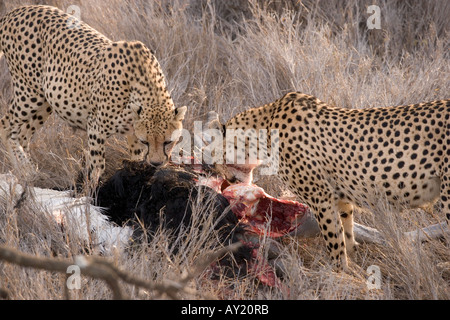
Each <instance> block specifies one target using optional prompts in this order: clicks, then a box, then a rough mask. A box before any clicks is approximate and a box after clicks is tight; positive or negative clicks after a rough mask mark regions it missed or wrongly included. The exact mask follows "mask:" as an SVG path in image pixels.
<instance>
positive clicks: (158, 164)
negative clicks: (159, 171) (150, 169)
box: [150, 161, 162, 167]
mask: <svg viewBox="0 0 450 320" xmlns="http://www.w3.org/2000/svg"><path fill="white" fill-rule="evenodd" d="M150 164H151V165H152V166H154V167H159V166H161V165H162V162H153V161H150Z"/></svg>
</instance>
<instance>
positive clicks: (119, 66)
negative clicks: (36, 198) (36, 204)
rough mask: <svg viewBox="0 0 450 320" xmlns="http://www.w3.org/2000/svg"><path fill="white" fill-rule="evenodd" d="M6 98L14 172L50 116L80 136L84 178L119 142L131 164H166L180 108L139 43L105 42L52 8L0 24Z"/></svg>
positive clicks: (3, 131)
mask: <svg viewBox="0 0 450 320" xmlns="http://www.w3.org/2000/svg"><path fill="white" fill-rule="evenodd" d="M2 51H3V54H4V56H5V58H6V61H7V64H8V68H9V71H10V73H11V77H12V87H13V98H12V101H11V102H10V106H9V111H8V112H7V114H6V115H5V116H4V117H3V118H2V119H1V120H0V121H1V125H0V136H1V138H2V141H3V144H4V145H5V146H6V147H7V150H8V154H9V158H10V160H11V162H12V163H13V164H15V166H16V167H18V166H19V165H24V164H31V161H30V160H29V142H30V139H31V138H32V136H33V134H34V133H35V131H36V130H38V129H39V128H41V127H42V125H43V124H44V122H45V121H46V119H47V118H48V117H49V116H50V114H51V113H52V112H55V113H56V114H57V115H58V116H59V117H60V118H62V119H63V120H64V121H65V122H67V123H68V124H69V125H71V126H73V127H75V128H80V129H83V130H86V131H87V136H88V149H89V152H88V157H87V159H88V161H87V162H88V165H87V166H88V170H89V177H91V178H92V179H93V180H98V178H99V177H100V176H101V174H102V173H103V172H104V169H105V140H106V139H107V138H108V137H109V136H111V135H112V134H116V133H117V134H122V135H126V137H127V142H128V147H129V152H130V155H131V160H134V161H137V160H146V161H147V162H149V163H150V164H152V165H154V166H161V165H163V164H165V163H166V162H167V161H168V158H169V155H170V153H171V150H172V148H173V146H174V144H175V142H176V140H177V139H176V138H177V137H176V132H178V131H179V129H181V128H182V120H183V119H184V116H185V113H186V110H187V108H186V107H185V106H184V107H179V108H175V106H174V103H173V101H172V98H171V96H170V94H169V92H168V89H167V88H166V83H165V78H164V75H163V73H162V71H161V67H160V65H159V62H158V61H157V59H156V58H155V56H154V54H153V52H151V51H150V50H149V49H148V48H147V47H146V46H145V45H144V44H143V43H141V42H139V41H117V42H113V41H111V40H110V39H108V38H107V37H106V36H104V35H103V34H101V33H99V32H98V31H96V30H95V29H93V28H92V27H90V26H89V25H87V24H86V23H84V22H82V21H79V20H77V19H76V18H75V17H74V16H72V15H69V14H67V13H65V12H63V11H61V10H59V9H58V8H55V7H50V6H41V5H36V6H23V7H20V8H17V9H15V10H13V11H11V12H9V13H8V14H6V15H5V16H4V17H3V18H2V19H1V20H0V52H2Z"/></svg>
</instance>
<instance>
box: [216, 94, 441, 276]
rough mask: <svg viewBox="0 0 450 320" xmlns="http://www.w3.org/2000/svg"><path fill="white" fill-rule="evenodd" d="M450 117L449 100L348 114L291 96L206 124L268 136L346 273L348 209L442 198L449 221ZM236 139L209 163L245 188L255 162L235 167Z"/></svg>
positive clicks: (284, 175) (282, 171)
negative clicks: (221, 156) (231, 155)
mask: <svg viewBox="0 0 450 320" xmlns="http://www.w3.org/2000/svg"><path fill="white" fill-rule="evenodd" d="M449 114H450V100H438V101H432V102H426V103H419V104H414V105H403V106H393V107H382V108H367V109H346V108H338V107H334V106H330V105H328V104H326V103H324V102H322V101H320V100H319V99H317V98H316V97H314V96H310V95H307V94H303V93H299V92H291V93H288V94H286V95H285V96H283V97H282V98H280V99H278V100H276V101H275V102H273V103H269V104H266V105H264V106H262V107H259V108H252V109H249V110H247V111H244V112H242V113H240V114H238V115H236V116H235V117H233V118H231V119H230V120H229V121H228V122H227V123H226V124H225V125H222V124H221V123H220V121H219V119H218V117H217V115H216V117H215V118H210V119H208V121H209V128H210V129H216V130H220V131H221V132H222V133H223V135H224V137H225V135H226V133H227V132H228V131H230V130H233V129H234V130H238V129H242V131H244V130H247V129H248V130H260V129H264V130H266V132H267V133H268V136H267V140H268V141H267V142H264V145H266V146H267V149H268V150H270V151H271V152H272V153H273V151H274V150H271V148H273V146H275V145H276V143H278V146H279V147H278V151H279V168H278V175H279V176H280V178H281V179H282V180H283V181H284V182H285V183H286V184H287V186H288V187H289V189H290V190H291V191H292V192H293V193H295V195H296V196H297V197H298V198H299V200H300V201H302V202H304V203H306V204H307V205H308V206H309V207H310V208H311V210H312V211H313V213H314V216H315V218H316V220H317V221H318V224H319V226H320V230H321V234H322V237H323V239H324V240H325V242H326V246H327V249H328V252H329V254H330V257H331V260H332V264H333V265H334V267H335V269H337V270H348V261H347V251H348V252H349V253H350V252H352V250H353V249H354V247H355V244H356V243H355V238H354V234H353V209H354V206H366V207H369V208H370V207H371V206H372V208H373V207H375V206H376V201H377V199H378V201H379V199H380V196H383V197H382V199H386V200H387V201H388V202H389V203H391V204H393V205H394V206H395V205H399V204H400V203H401V206H403V207H411V208H413V207H418V206H420V205H423V204H425V203H428V202H431V201H434V200H435V199H437V198H438V197H440V200H441V202H442V205H443V211H444V213H446V214H447V222H448V219H450V172H449V168H450V161H449V159H450V147H449V146H450V121H449ZM271 130H276V131H273V133H272V134H271ZM276 133H278V134H276ZM238 140H239V141H240V142H241V147H240V148H237V146H236V143H234V149H235V150H234V151H235V152H234V154H235V155H234V157H235V158H234V159H233V158H232V159H231V161H230V159H227V162H226V161H225V160H223V159H220V161H216V163H215V165H216V168H217V169H218V170H219V171H220V172H222V173H223V174H224V176H225V177H226V178H227V179H228V180H229V181H230V182H232V183H233V182H236V181H241V182H242V181H243V182H246V183H248V182H251V180H252V178H251V177H252V171H253V170H254V169H255V168H256V167H257V166H258V165H259V164H260V163H259V162H256V163H250V162H249V161H248V160H246V161H244V162H241V163H242V164H238V163H239V162H237V158H236V155H237V154H241V157H242V155H244V156H245V157H246V159H247V158H249V156H250V154H249V153H250V152H249V149H250V148H249V146H250V142H249V140H250V139H246V136H237V139H236V141H238ZM243 140H245V142H244V141H243ZM260 143H261V142H259V143H258V145H259V144H260ZM243 148H246V149H245V150H244V149H243ZM258 148H259V147H258ZM228 150H229V149H226V148H225V151H224V152H223V154H224V156H225V157H226V154H227V152H229V151H228ZM224 159H225V158H224ZM398 208H400V207H398Z"/></svg>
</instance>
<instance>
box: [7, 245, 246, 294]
mask: <svg viewBox="0 0 450 320" xmlns="http://www.w3.org/2000/svg"><path fill="white" fill-rule="evenodd" d="M238 247H239V244H234V245H230V246H227V247H224V248H222V249H220V250H218V251H216V252H210V253H207V254H205V255H202V256H201V257H199V258H198V259H197V261H196V262H195V263H194V270H193V271H191V272H189V273H188V274H186V275H185V276H183V277H182V278H181V279H180V280H179V281H163V282H162V283H154V282H151V281H147V280H144V279H140V278H137V277H135V276H133V275H132V274H130V273H128V272H125V271H123V270H121V269H120V268H119V267H117V266H115V265H114V264H113V263H112V262H111V261H108V260H106V259H104V258H99V257H95V256H91V257H88V256H76V257H75V259H74V260H73V261H70V260H68V259H56V258H47V257H37V256H33V255H30V254H26V253H23V252H20V251H18V250H16V249H12V248H8V247H6V246H2V245H0V261H1V260H3V261H6V262H9V263H13V264H16V265H19V266H21V267H25V268H34V269H40V270H46V271H51V272H59V273H64V274H66V273H67V270H68V268H69V267H70V266H73V265H77V266H78V267H79V268H80V272H81V274H83V275H85V276H88V277H90V278H94V279H101V280H103V281H105V282H106V283H107V284H108V286H109V288H110V289H111V291H112V293H113V299H115V300H121V299H126V298H127V297H126V296H125V295H124V294H123V293H122V289H121V287H120V284H119V280H122V281H124V282H126V283H128V284H131V285H135V286H137V287H141V288H145V289H147V290H152V291H156V292H158V293H159V294H166V295H167V296H168V297H170V298H172V299H177V294H178V292H180V291H183V290H184V288H185V287H186V285H187V284H188V282H189V281H190V280H192V279H194V278H195V277H197V276H198V275H200V273H201V272H203V270H205V269H206V268H207V267H208V266H209V265H210V264H211V263H212V262H213V261H215V260H216V259H218V258H220V257H222V256H223V255H224V254H226V253H227V252H230V251H234V250H236V249H237V248H238ZM0 293H2V294H1V296H7V292H6V291H4V290H1V292H0ZM3 293H4V294H3ZM66 296H68V295H66Z"/></svg>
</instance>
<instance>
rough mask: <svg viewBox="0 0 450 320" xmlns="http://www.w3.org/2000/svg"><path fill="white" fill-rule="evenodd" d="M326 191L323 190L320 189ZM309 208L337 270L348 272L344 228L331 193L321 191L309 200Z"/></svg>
mask: <svg viewBox="0 0 450 320" xmlns="http://www.w3.org/2000/svg"><path fill="white" fill-rule="evenodd" d="M321 189H322V190H326V189H325V188H321ZM309 206H310V208H311V209H312V210H313V212H314V215H315V217H316V219H317V222H318V223H319V227H320V230H321V233H322V236H323V238H324V240H325V242H326V246H327V250H328V252H329V254H330V257H331V260H332V262H333V264H334V265H335V267H336V269H337V270H344V271H346V270H348V262H347V252H346V250H345V239H344V228H343V225H342V222H341V217H340V216H339V206H338V205H337V203H336V201H335V197H334V194H333V192H332V191H323V192H321V193H319V196H317V197H315V196H313V197H312V198H311V201H310V204H309Z"/></svg>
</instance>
